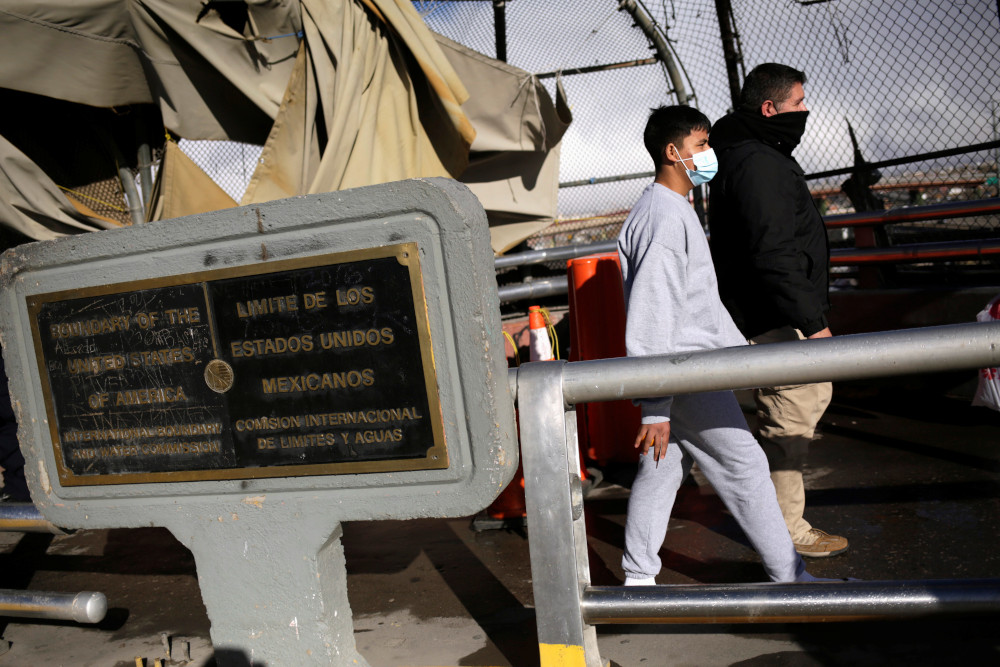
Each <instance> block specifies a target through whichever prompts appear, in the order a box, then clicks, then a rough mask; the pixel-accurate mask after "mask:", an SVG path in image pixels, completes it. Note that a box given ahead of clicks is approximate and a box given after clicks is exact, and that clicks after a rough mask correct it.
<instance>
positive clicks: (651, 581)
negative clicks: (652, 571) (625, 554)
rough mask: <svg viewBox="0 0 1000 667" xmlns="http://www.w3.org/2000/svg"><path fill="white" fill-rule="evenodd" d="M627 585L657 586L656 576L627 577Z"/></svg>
mask: <svg viewBox="0 0 1000 667" xmlns="http://www.w3.org/2000/svg"><path fill="white" fill-rule="evenodd" d="M625 585H626V586H655V585H656V577H646V578H645V579H633V578H632V577H628V576H626V577H625Z"/></svg>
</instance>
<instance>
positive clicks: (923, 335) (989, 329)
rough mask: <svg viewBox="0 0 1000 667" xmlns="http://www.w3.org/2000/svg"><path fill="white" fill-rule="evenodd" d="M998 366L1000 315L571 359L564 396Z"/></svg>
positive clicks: (596, 397) (610, 396)
mask: <svg viewBox="0 0 1000 667" xmlns="http://www.w3.org/2000/svg"><path fill="white" fill-rule="evenodd" d="M997 365H1000V322H974V323H970V324H949V325H945V326H938V327H924V328H919V329H902V330H898V331H883V332H877V333H865V334H853V335H849V336H834V337H833V338H819V339H815V340H806V341H791V342H787V343H773V344H769V345H749V346H740V347H727V348H722V349H718V350H706V351H702V352H685V353H680V354H668V355H663V356H652V357H620V358H617V359H596V360H593V361H575V362H572V363H567V364H566V367H565V369H564V371H563V396H564V398H565V401H566V403H568V404H570V405H573V404H576V403H585V402H590V401H612V400H620V399H629V398H644V397H651V396H668V395H671V394H689V393H695V392H702V391H719V390H723V389H746V388H750V387H773V386H777V385H784V384H805V383H809V382H826V381H843V380H861V379H867V378H876V377H886V376H890V375H912V374H916V373H936V372H940V371H947V370H958V369H962V368H986V367H990V366H997Z"/></svg>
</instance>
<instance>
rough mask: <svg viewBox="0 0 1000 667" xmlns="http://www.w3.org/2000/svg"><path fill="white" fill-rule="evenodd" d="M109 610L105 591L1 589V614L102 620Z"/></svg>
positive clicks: (68, 619)
mask: <svg viewBox="0 0 1000 667" xmlns="http://www.w3.org/2000/svg"><path fill="white" fill-rule="evenodd" d="M107 613H108V599H107V597H105V595H104V593H94V592H90V591H83V592H81V593H47V592H43V591H14V590H8V589H0V616H14V617H17V618H47V619H51V620H58V621H76V622H77V623H100V622H101V621H103V620H104V617H105V615H107Z"/></svg>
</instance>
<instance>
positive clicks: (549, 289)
mask: <svg viewBox="0 0 1000 667" xmlns="http://www.w3.org/2000/svg"><path fill="white" fill-rule="evenodd" d="M566 281H567V278H566V276H560V277H559V278H545V279H542V280H533V281H532V282H530V283H517V284H516V285H505V286H503V287H501V288H500V289H498V290H497V293H498V294H499V295H500V303H507V302H509V301H523V300H525V299H538V298H541V297H543V296H553V295H555V294H566V292H568V291H569V283H567V282H566Z"/></svg>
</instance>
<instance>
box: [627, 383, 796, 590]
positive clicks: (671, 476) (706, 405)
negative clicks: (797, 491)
mask: <svg viewBox="0 0 1000 667" xmlns="http://www.w3.org/2000/svg"><path fill="white" fill-rule="evenodd" d="M670 413H671V416H670V445H669V446H668V447H667V455H666V458H664V459H662V460H661V461H660V463H659V465H658V466H657V465H654V463H655V462H654V461H653V449H652V448H650V449H649V451H648V452H647V453H646V455H645V456H641V457H639V473H638V475H636V478H635V483H634V484H633V485H632V495H631V497H630V498H629V501H628V516H627V518H626V520H625V555H624V557H623V558H622V567H623V568H624V569H625V574H626V576H628V577H631V578H637V579H643V578H646V577H655V576H656V575H657V574H659V572H660V565H661V564H660V556H659V551H660V547H661V546H663V540H664V538H665V537H666V534H667V522H668V521H669V520H670V512H671V509H672V508H673V505H674V498H675V497H676V495H677V489H678V488H680V485H681V483H682V482H683V481H684V478H685V477H687V475H688V473H689V472H690V471H691V465H692V463H695V462H696V463H697V464H698V467H699V468H700V469H701V471H702V472H703V473H704V474H705V477H707V478H708V481H710V482H711V483H712V486H713V487H715V490H716V492H717V493H718V494H719V497H720V498H721V499H722V501H723V502H724V503H725V504H726V507H727V508H728V509H729V511H730V512H731V513H732V515H733V517H735V519H736V521H737V522H738V523H739V525H740V527H741V528H742V529H743V532H744V533H746V536H747V539H749V540H750V544H752V545H753V548H754V549H756V550H757V553H758V554H760V557H761V560H762V561H763V563H764V570H765V571H766V572H767V575H768V576H769V577H770V578H771V580H772V581H784V582H790V581H795V578H796V577H797V576H798V575H799V574H801V573H802V572H803V571H804V570H805V565H804V564H803V562H802V558H801V557H800V556H799V555H798V554H797V553H796V552H795V547H793V546H792V540H791V538H790V537H789V535H788V529H787V528H786V527H785V521H784V519H783V518H782V516H781V508H779V507H778V500H777V498H776V496H775V493H774V486H773V485H772V484H771V477H770V472H769V471H768V466H767V458H766V457H765V456H764V452H763V451H762V450H761V448H760V445H758V444H757V441H756V440H755V439H754V437H753V435H752V434H751V433H750V430H749V429H748V428H747V422H746V419H745V418H744V416H743V412H742V411H741V410H740V406H739V404H738V403H737V402H736V397H735V396H734V395H733V392H731V391H720V392H711V393H704V394H688V395H679V396H675V397H674V403H673V407H672V408H671V411H670Z"/></svg>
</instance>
